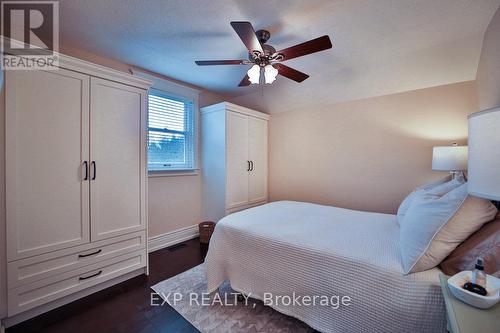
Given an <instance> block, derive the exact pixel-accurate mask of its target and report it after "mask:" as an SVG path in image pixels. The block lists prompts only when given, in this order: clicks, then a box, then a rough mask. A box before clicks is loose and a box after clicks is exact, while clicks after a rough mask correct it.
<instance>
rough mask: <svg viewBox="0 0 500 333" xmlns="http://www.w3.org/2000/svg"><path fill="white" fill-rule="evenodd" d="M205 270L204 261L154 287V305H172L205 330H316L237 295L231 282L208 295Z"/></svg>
mask: <svg viewBox="0 0 500 333" xmlns="http://www.w3.org/2000/svg"><path fill="white" fill-rule="evenodd" d="M205 271H206V266H205V264H201V265H199V266H196V267H194V268H192V269H190V270H188V271H186V272H184V273H181V274H179V275H176V276H174V277H172V278H170V279H168V280H165V281H162V282H160V283H158V284H156V285H154V286H152V287H151V288H152V289H153V290H154V291H155V292H156V293H157V294H158V295H153V296H152V304H153V305H155V306H162V304H163V306H165V305H166V304H169V305H170V306H172V307H173V308H174V309H175V310H176V311H177V312H179V313H180V314H181V315H182V316H183V317H184V318H186V320H187V321H189V322H190V323H191V324H192V325H193V326H194V327H196V328H197V329H198V330H199V331H201V332H202V333H209V332H210V333H220V332H245V333H248V332H266V333H286V332H293V333H300V332H314V330H313V329H312V328H310V327H309V326H307V325H306V324H304V323H303V322H301V321H299V320H297V319H295V318H292V317H289V316H286V315H284V314H281V313H280V312H278V311H276V310H274V309H272V308H270V307H267V306H265V305H264V304H263V303H262V302H261V301H258V300H254V299H245V298H244V297H241V296H240V297H237V296H236V295H237V293H236V292H235V291H234V290H232V289H231V286H230V285H229V283H227V282H226V283H224V284H223V285H222V286H221V287H220V288H219V293H218V294H217V295H216V294H215V293H212V294H210V295H209V294H207V293H206V290H207V283H206V278H205ZM160 297H161V299H160Z"/></svg>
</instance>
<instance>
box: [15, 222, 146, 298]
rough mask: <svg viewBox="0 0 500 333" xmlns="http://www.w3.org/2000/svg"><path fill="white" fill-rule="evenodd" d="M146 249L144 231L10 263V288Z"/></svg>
mask: <svg viewBox="0 0 500 333" xmlns="http://www.w3.org/2000/svg"><path fill="white" fill-rule="evenodd" d="M145 247H146V232H145V231H140V232H136V233H131V234H128V235H123V236H119V237H114V238H110V239H106V240H103V241H99V242H94V243H90V244H85V245H82V246H78V247H74V248H69V249H64V250H61V251H55V252H51V253H46V254H43V255H40V256H35V257H31V258H27V259H22V260H17V261H13V262H10V263H8V269H7V270H8V287H9V289H11V288H16V287H19V286H21V285H24V284H28V283H32V282H35V281H38V280H41V279H45V278H47V277H50V276H53V275H57V274H61V273H64V272H67V271H70V270H74V269H77V268H80V267H83V266H87V265H91V264H94V263H96V262H99V261H103V260H107V259H110V258H114V257H117V256H119V255H122V254H125V253H129V252H132V251H137V250H139V249H143V248H145Z"/></svg>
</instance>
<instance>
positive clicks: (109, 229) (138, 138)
mask: <svg viewBox="0 0 500 333" xmlns="http://www.w3.org/2000/svg"><path fill="white" fill-rule="evenodd" d="M145 101H146V91H145V90H142V89H138V88H134V87H130V86H127V85H124V84H120V83H116V82H111V81H106V80H102V79H98V78H92V79H91V107H90V119H91V121H90V161H91V162H90V212H91V216H90V220H91V239H92V241H96V240H100V239H104V238H108V237H113V236H117V235H121V234H125V233H129V232H134V231H138V230H142V229H144V228H145V224H146V207H145V180H146V170H145V156H146V153H145V150H146V142H145V139H146V132H145V131H146V119H145V118H146V112H145V105H146V104H145Z"/></svg>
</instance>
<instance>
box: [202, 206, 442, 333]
mask: <svg viewBox="0 0 500 333" xmlns="http://www.w3.org/2000/svg"><path fill="white" fill-rule="evenodd" d="M206 263H207V283H208V291H209V292H213V291H215V290H216V289H217V288H218V287H219V286H220V285H221V284H222V283H223V282H224V281H226V280H229V282H230V284H231V287H232V288H233V289H234V290H236V291H238V292H241V293H244V294H247V295H249V296H250V297H252V298H256V299H261V300H262V299H263V298H264V297H268V298H267V299H268V301H269V300H270V299H272V300H273V303H272V304H271V303H269V305H270V306H272V307H273V308H274V309H276V310H277V311H280V312H282V313H284V314H287V315H290V316H293V317H295V318H298V319H300V320H302V321H303V322H305V323H307V324H308V325H309V326H311V327H312V328H314V329H316V330H318V331H321V332H337V333H340V332H398V333H401V332H433V333H434V332H446V319H445V307H444V301H443V297H442V295H441V290H440V287H439V273H440V271H439V269H437V268H434V269H431V270H428V271H424V272H419V273H414V274H409V275H403V270H402V265H401V259H400V250H399V226H398V224H397V221H396V216H395V215H389V214H379V213H370V212H362V211H353V210H348V209H342V208H336V207H330V206H322V205H316V204H310V203H304V202H293V201H279V202H273V203H269V204H266V205H262V206H259V207H255V208H250V209H247V210H245V211H241V212H237V213H234V214H231V215H228V216H226V217H224V218H223V219H221V220H220V221H219V222H218V223H217V226H216V228H215V231H214V234H213V236H212V239H211V241H210V247H209V251H208V254H207V258H206ZM270 294H272V295H273V297H275V296H277V295H289V296H292V295H297V296H299V297H303V296H305V295H309V296H310V297H314V296H315V295H317V297H319V298H317V299H323V298H324V297H325V296H326V297H331V296H334V297H335V296H337V299H342V297H344V296H348V297H349V299H350V302H345V304H347V305H342V304H341V305H340V306H338V308H335V306H334V303H335V302H333V303H331V304H328V305H326V303H322V304H319V303H318V302H316V304H315V305H314V306H313V305H309V306H306V305H304V304H308V303H305V302H299V303H296V304H293V302H292V303H291V304H288V303H287V302H284V301H281V302H279V301H278V302H275V298H269V295H270ZM266 295H267V296H266ZM302 299H303V298H302ZM337 304H338V302H337Z"/></svg>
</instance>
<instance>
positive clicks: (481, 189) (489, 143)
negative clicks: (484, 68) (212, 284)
mask: <svg viewBox="0 0 500 333" xmlns="http://www.w3.org/2000/svg"><path fill="white" fill-rule="evenodd" d="M468 176H469V184H468V190H469V193H470V194H472V195H474V196H477V197H481V198H486V199H490V200H500V108H496V109H491V110H486V111H482V112H476V113H473V114H471V115H470V116H469V175H468Z"/></svg>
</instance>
